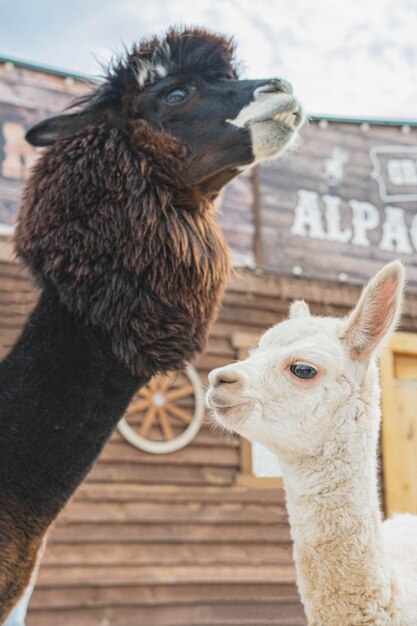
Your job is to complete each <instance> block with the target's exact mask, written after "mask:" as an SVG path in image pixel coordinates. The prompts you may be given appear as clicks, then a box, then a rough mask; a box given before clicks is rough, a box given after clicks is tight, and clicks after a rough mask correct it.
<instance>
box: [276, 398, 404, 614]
mask: <svg viewBox="0 0 417 626" xmlns="http://www.w3.org/2000/svg"><path fill="white" fill-rule="evenodd" d="M355 404H356V406H358V407H359V405H358V404H357V403H355ZM359 404H360V408H358V414H357V415H356V417H355V419H358V420H369V424H370V425H371V424H372V423H373V424H376V418H377V417H378V411H379V409H378V408H377V405H375V406H369V405H366V404H365V403H359ZM348 408H349V409H352V407H348ZM355 410H356V409H355ZM350 413H352V411H350ZM349 419H351V415H350V417H349ZM344 427H345V425H344V424H343V422H342V425H341V428H344ZM365 430H367V429H365ZM374 431H377V427H374ZM374 431H373V430H372V427H370V428H369V430H367V432H364V433H363V436H362V438H361V439H360V440H358V437H357V436H355V437H352V438H351V440H350V441H349V442H348V443H346V442H345V440H344V443H343V444H341V445H338V442H337V434H335V441H334V443H332V445H331V448H332V449H331V450H329V449H327V450H326V449H324V450H322V451H321V453H320V454H317V455H313V456H311V458H309V459H304V460H303V461H302V462H300V461H298V462H297V463H295V462H285V461H284V462H282V460H281V463H282V467H283V472H284V480H285V487H286V492H287V507H288V513H289V517H290V525H291V533H292V537H293V540H294V558H295V562H296V568H297V583H298V587H299V591H300V595H301V598H302V600H303V603H304V606H305V610H306V615H307V618H308V620H309V626H336V625H337V626H352V625H355V626H358V625H359V624H361V625H362V624H363V625H365V624H366V626H388V625H389V626H397V625H400V624H401V621H399V617H398V615H397V614H396V611H395V606H394V605H395V604H396V598H395V597H393V596H395V593H394V594H393V587H394V585H393V581H392V575H391V571H390V566H389V563H388V561H387V558H386V556H385V554H384V546H383V540H382V535H381V514H380V509H379V502H378V493H377V477H376V466H377V464H376V446H377V432H374Z"/></svg>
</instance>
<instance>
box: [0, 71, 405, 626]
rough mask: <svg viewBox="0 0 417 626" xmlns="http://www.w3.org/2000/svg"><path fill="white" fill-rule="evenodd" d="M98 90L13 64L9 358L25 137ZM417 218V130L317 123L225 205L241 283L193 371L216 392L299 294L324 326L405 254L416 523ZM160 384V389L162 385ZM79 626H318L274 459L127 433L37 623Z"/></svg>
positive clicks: (399, 378)
mask: <svg viewBox="0 0 417 626" xmlns="http://www.w3.org/2000/svg"><path fill="white" fill-rule="evenodd" d="M87 88H88V87H87V85H86V84H85V81H84V80H82V79H81V78H80V77H76V76H67V75H63V74H59V73H57V72H52V71H48V70H45V69H44V68H43V69H40V68H35V67H32V66H29V65H27V64H21V63H16V62H12V61H10V60H6V59H3V60H0V222H1V227H0V229H1V232H2V233H3V236H2V239H1V241H0V334H1V348H2V353H3V354H5V353H6V352H7V350H8V349H9V347H10V345H12V343H13V341H14V340H15V338H16V336H17V334H18V333H19V331H20V329H21V327H22V325H23V323H24V321H25V319H26V317H27V315H28V314H29V312H30V310H31V309H32V308H33V306H34V304H35V302H36V298H37V293H36V290H35V289H34V287H33V284H32V283H31V281H30V279H29V277H28V276H27V274H26V272H25V271H23V270H22V269H21V268H20V267H19V266H18V265H17V263H16V262H15V260H14V258H13V254H12V245H11V243H10V238H9V235H10V232H11V230H12V227H11V225H12V223H13V219H14V215H15V213H16V210H17V207H18V204H19V194H20V190H21V187H22V179H23V177H24V175H25V172H26V171H27V168H28V167H29V165H30V164H31V162H32V161H33V159H34V158H35V153H34V151H33V150H32V148H30V147H28V146H27V145H26V144H25V143H24V140H23V137H24V128H26V127H27V126H29V125H30V124H31V123H32V122H35V121H37V120H39V119H41V118H42V117H44V116H46V115H49V114H50V113H51V112H55V111H57V110H59V109H62V108H63V107H64V106H65V105H66V104H67V103H68V101H69V99H70V98H71V97H73V96H75V95H79V94H81V93H83V92H84V91H85V90H86V89H87ZM416 207H417V125H416V124H412V123H408V124H405V123H399V122H398V123H395V122H392V123H388V122H378V123H375V121H374V122H372V123H371V122H370V121H368V122H364V121H360V120H336V119H333V120H330V119H326V120H325V119H321V120H318V119H317V120H313V121H312V122H311V124H310V125H309V126H308V127H306V128H305V129H304V130H303V133H302V141H301V143H300V146H299V147H298V149H297V150H296V151H295V152H294V153H293V154H292V155H290V156H287V157H284V158H283V159H281V160H279V161H277V162H271V163H269V164H267V165H264V166H262V167H261V168H260V169H257V170H254V171H253V172H252V173H249V174H245V175H242V176H241V177H239V178H238V179H236V180H235V181H233V182H232V183H231V184H230V185H229V186H228V187H227V189H226V190H225V192H224V194H223V196H222V198H221V214H220V216H219V219H220V222H221V225H222V228H223V231H224V233H225V235H226V237H227V240H228V242H229V245H230V247H231V250H232V256H233V261H234V266H235V272H234V274H233V276H232V277H231V278H230V280H229V283H228V287H227V290H226V293H225V297H224V301H223V306H222V309H221V312H220V315H219V319H218V320H217V322H216V323H215V324H214V326H213V328H212V331H211V334H210V341H209V346H208V349H207V352H206V353H205V354H204V355H202V356H201V357H199V358H198V359H196V361H195V363H194V366H195V368H196V369H197V371H198V374H199V377H200V379H201V381H202V383H203V384H206V382H207V374H208V372H209V371H210V369H212V368H213V367H216V366H219V365H223V364H227V363H229V362H230V361H232V360H234V359H236V358H241V357H242V356H244V355H245V353H246V352H247V350H249V349H250V348H251V347H252V346H253V345H255V344H256V341H257V337H258V336H259V334H260V333H261V332H262V331H263V330H264V329H265V328H267V327H268V326H269V325H271V324H273V323H275V322H277V321H279V320H280V319H282V318H283V317H284V316H285V315H286V313H287V308H288V303H289V302H290V301H291V300H292V299H294V298H305V299H306V300H308V302H309V303H310V305H311V308H312V310H313V311H314V312H316V313H322V314H332V315H344V314H345V313H346V311H347V310H348V309H349V308H350V307H352V306H353V305H354V304H355V303H356V301H357V298H358V296H359V293H360V289H361V285H362V284H363V283H364V281H366V280H367V279H368V278H369V277H370V276H371V275H372V274H373V273H374V272H375V271H376V270H377V269H378V268H379V267H381V265H382V264H383V263H385V262H386V261H389V260H390V259H392V258H395V257H400V258H402V259H403V260H404V261H405V262H406V263H407V266H408V276H409V290H408V294H409V295H408V298H407V304H406V310H405V315H404V318H403V322H402V329H401V332H400V333H397V334H396V336H395V338H394V340H393V342H392V345H391V346H390V348H389V349H388V350H387V351H386V353H385V354H384V357H383V359H382V388H383V412H384V420H383V438H382V459H383V469H384V506H385V508H386V510H388V511H389V512H393V511H400V510H405V509H407V510H412V511H414V512H416V513H417V418H416V417H415V415H413V413H412V408H413V407H414V406H415V404H416V402H417V385H416V381H417V334H415V332H416V329H417V217H416ZM52 366H53V365H52ZM155 384H156V387H154V388H153V389H150V390H149V392H151V391H153V392H154V391H155V389H159V388H162V387H161V385H162V383H160V382H159V383H158V382H157V383H155ZM158 384H159V385H160V387H158ZM169 385H170V389H171V392H170V393H172V390H173V391H174V396H175V394H176V398H177V399H178V405H176V408H175V407H174V408H173V409H170V411H171V410H172V412H170V411H168V410H167V411H166V412H165V413H164V411H162V410H161V411H160V413H159V418H160V421H159V423H157V422H156V421H153V422H152V423H151V422H150V421H149V420H148V425H147V426H146V427H144V422H145V421H146V419H147V417H146V416H147V412H146V411H147V409H148V408H149V407H148V406H147V405H146V402H145V400H146V398H149V394H148V395H146V393H147V392H143V393H142V395H138V396H137V397H136V398H135V399H134V401H133V403H132V405H131V410H130V413H129V415H128V420H129V423H130V425H131V426H132V428H133V429H136V430H137V431H138V432H139V433H142V435H144V438H145V439H150V440H158V439H159V440H164V439H170V438H171V437H174V438H175V437H176V436H177V435H178V434H179V433H180V432H182V430H183V428H184V420H185V421H186V419H187V418H186V417H184V416H185V415H191V414H192V413H193V410H194V408H193V403H194V402H195V400H194V398H193V397H188V395H187V394H188V391H187V389H188V390H189V388H190V384H189V381H186V380H184V379H175V380H174V379H172V380H171V381H170V382H169ZM181 394H182V395H181ZM174 396H172V395H171V396H170V397H171V398H173V397H174ZM191 396H192V394H191ZM175 411H176V413H175ZM181 415H182V417H183V419H182V420H181V417H178V416H181ZM161 416H162V417H161ZM166 420H168V426H167V425H166ZM164 422H165V426H164ZM74 624H76V625H77V626H93V625H94V626H228V625H230V626H231V625H233V626H238V625H239V626H249V625H252V626H267V625H276V626H278V625H282V626H284V625H285V626H302V625H303V624H305V619H304V616H303V610H302V607H301V604H300V602H299V599H298V596H297V591H296V587H295V573H294V567H293V563H292V558H291V541H290V536H289V529H288V523H287V516H286V511H285V502H284V494H283V489H282V483H281V478H280V477H279V468H278V466H274V461H273V459H271V458H270V457H269V456H268V454H267V453H266V451H265V450H264V449H262V448H261V447H260V446H254V447H253V448H251V446H250V445H249V444H248V443H247V442H242V441H240V440H239V439H238V438H232V437H226V436H224V435H222V434H220V433H216V432H215V431H213V430H212V428H211V427H210V424H209V423H208V421H204V422H203V424H202V426H201V428H200V430H199V432H198V434H197V436H196V437H195V438H194V439H193V440H192V441H191V442H190V443H188V445H186V446H185V447H183V448H181V449H179V450H177V451H175V452H171V453H168V454H154V453H149V452H145V451H144V450H141V449H138V448H137V447H134V446H132V445H131V444H130V443H128V442H127V441H126V439H125V438H124V437H122V435H121V434H120V432H116V433H115V434H114V435H113V437H112V438H111V440H110V441H109V443H108V445H107V446H106V448H105V450H104V452H103V454H102V456H101V458H100V460H99V461H98V462H97V464H96V465H95V467H94V468H93V470H92V471H91V473H90V475H89V476H88V479H87V480H86V482H85V483H84V484H83V485H82V486H81V487H80V489H79V490H78V491H77V493H76V494H75V496H74V498H73V499H72V501H71V502H70V503H69V504H68V506H67V507H66V509H65V510H64V512H63V514H62V515H61V516H60V518H59V520H58V521H57V523H56V525H55V526H54V528H53V530H52V532H51V534H50V540H49V544H48V548H47V551H46V554H45V557H44V560H43V564H42V567H41V571H40V575H39V581H38V584H37V588H36V590H35V593H34V596H33V599H32V603H31V608H30V611H29V617H28V626H69V625H71V626H73V625H74Z"/></svg>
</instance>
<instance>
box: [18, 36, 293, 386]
mask: <svg viewBox="0 0 417 626" xmlns="http://www.w3.org/2000/svg"><path fill="white" fill-rule="evenodd" d="M232 58H233V47H232V45H231V43H230V42H229V41H227V40H226V39H224V38H223V37H220V36H218V35H213V34H210V33H208V32H206V31H204V30H200V29H192V30H183V31H178V30H175V29H174V30H171V31H169V33H168V34H167V36H166V37H165V39H163V40H162V41H160V40H158V39H157V38H153V39H151V40H149V41H145V42H142V43H141V44H140V45H139V46H137V47H135V48H134V50H133V52H132V53H131V54H129V55H128V56H127V58H126V59H125V60H123V61H121V62H119V63H118V64H116V65H115V66H114V67H113V68H112V69H111V70H110V72H109V75H108V77H107V80H106V81H105V82H104V83H103V84H102V85H101V86H100V87H98V88H97V90H96V91H95V92H94V93H92V94H91V95H90V96H89V97H87V98H84V100H83V101H82V102H79V103H78V104H79V110H78V112H76V113H73V112H71V113H69V114H64V115H59V116H57V117H54V118H51V119H49V120H45V121H44V122H41V123H40V124H38V125H37V126H35V127H33V128H32V129H31V130H30V131H29V132H28V134H27V138H28V140H29V141H30V142H31V143H33V144H34V145H39V146H47V148H46V150H45V151H44V152H43V154H42V155H41V157H40V158H39V160H38V161H37V162H36V164H35V166H34V168H33V170H32V172H31V176H30V177H29V179H28V180H27V183H26V188H25V192H24V198H23V204H22V208H21V211H20V214H19V218H18V224H17V229H16V236H15V243H16V250H17V253H18V255H19V257H20V258H21V259H22V261H23V262H24V263H25V264H26V265H27V266H28V267H29V268H30V270H31V272H32V273H33V274H34V275H35V276H36V278H37V279H38V280H39V282H40V284H41V285H43V286H46V287H52V288H53V289H55V290H56V291H57V292H58V293H59V295H60V298H61V301H62V302H63V303H64V304H65V306H66V307H67V308H68V309H69V310H70V311H72V312H74V313H75V314H76V315H77V316H80V317H81V318H82V319H83V320H86V321H87V322H88V323H91V324H93V325H94V326H96V327H99V328H100V329H102V330H104V331H105V332H106V333H107V334H109V335H110V336H111V338H112V344H113V349H114V352H115V353H116V354H117V355H118V357H119V358H120V359H121V360H122V361H123V362H124V363H126V365H127V366H128V367H129V368H130V369H131V371H133V372H135V373H138V374H139V373H141V372H142V373H143V371H146V372H147V373H148V374H149V373H153V372H154V371H156V370H157V369H160V370H168V369H175V368H177V367H179V366H180V365H181V364H182V363H183V362H184V360H189V359H190V358H192V356H193V355H194V354H195V352H196V351H200V350H202V349H203V347H204V343H205V338H206V336H207V330H208V327H209V323H210V321H211V320H213V318H214V316H215V314H216V311H217V308H218V306H219V303H220V299H221V295H222V290H223V286H224V283H225V280H226V277H227V274H228V270H229V259H228V252H227V248H226V245H225V242H224V241H223V238H222V235H221V232H220V230H219V228H218V226H217V224H216V222H215V219H214V217H213V214H212V211H210V210H209V209H210V207H211V200H212V199H213V198H214V196H215V195H216V194H217V193H218V192H219V191H220V189H221V188H222V186H223V185H224V184H225V183H226V182H227V181H228V180H230V179H231V178H233V177H234V176H236V175H237V174H238V172H239V170H240V169H242V168H244V167H247V166H248V165H251V164H253V163H254V162H255V161H257V160H261V159H264V158H269V157H272V156H274V155H276V154H278V153H279V152H282V150H283V149H284V148H285V147H286V146H287V145H288V144H289V143H290V142H291V140H292V138H293V137H294V135H295V134H296V129H297V127H299V125H300V124H301V121H302V113H301V110H300V107H299V105H298V104H297V102H296V100H295V99H294V97H293V96H292V94H291V87H290V86H289V85H288V83H286V82H283V81H279V80H277V79H274V80H260V81H239V80H237V77H236V70H235V68H234V65H233V61H232Z"/></svg>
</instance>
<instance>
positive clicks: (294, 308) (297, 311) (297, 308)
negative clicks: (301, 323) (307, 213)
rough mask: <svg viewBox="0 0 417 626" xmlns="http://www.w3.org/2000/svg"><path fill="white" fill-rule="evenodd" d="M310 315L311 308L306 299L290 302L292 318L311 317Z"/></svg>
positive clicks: (290, 315)
mask: <svg viewBox="0 0 417 626" xmlns="http://www.w3.org/2000/svg"><path fill="white" fill-rule="evenodd" d="M310 315H311V313H310V309H309V308H308V304H307V302H305V301H304V300H294V302H292V303H291V304H290V312H289V317H290V319H297V318H302V317H310Z"/></svg>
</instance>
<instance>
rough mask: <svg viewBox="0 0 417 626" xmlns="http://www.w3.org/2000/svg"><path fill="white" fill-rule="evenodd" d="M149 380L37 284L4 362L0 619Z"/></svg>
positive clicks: (0, 373) (0, 378)
mask: <svg viewBox="0 0 417 626" xmlns="http://www.w3.org/2000/svg"><path fill="white" fill-rule="evenodd" d="M146 379H147V377H146V376H145V375H144V376H143V377H134V376H132V375H131V374H130V373H129V371H128V370H127V369H126V367H125V366H124V365H122V364H121V363H120V361H118V359H117V358H116V357H115V356H114V354H113V352H112V349H111V345H110V340H109V339H108V338H106V337H104V336H103V335H102V334H101V332H100V331H97V330H95V329H93V328H91V327H88V326H86V325H84V323H83V322H81V321H80V320H78V319H77V318H76V317H75V316H74V315H72V314H71V313H69V312H68V311H67V309H66V308H65V307H64V306H63V305H62V304H61V303H60V301H59V299H58V297H57V295H56V293H55V292H54V291H53V290H51V289H47V290H46V291H45V292H43V294H42V295H41V297H40V300H39V303H38V305H37V307H36V308H35V310H34V312H33V313H32V315H31V317H30V319H29V321H28V323H27V325H26V327H25V329H24V331H23V333H22V336H21V337H20V339H19V340H18V342H17V344H16V345H15V347H14V348H13V350H12V352H11V353H10V354H9V356H8V357H7V358H6V359H5V360H4V361H3V362H2V363H1V364H0V431H1V433H2V436H1V437H0V474H1V476H2V480H1V481H0V553H1V555H2V560H1V564H0V623H1V622H2V619H1V616H2V614H4V611H5V610H6V609H5V607H10V602H12V601H14V599H16V597H18V596H19V595H20V593H22V591H23V589H24V588H25V587H26V586H27V584H28V582H29V577H30V572H31V569H32V567H33V565H34V563H35V559H36V553H37V550H38V548H39V545H40V542H41V539H42V536H43V535H44V533H45V532H46V530H47V528H48V527H49V525H50V524H51V522H52V521H53V520H54V518H55V517H56V515H57V514H58V513H59V511H60V510H61V508H62V507H63V506H64V504H65V503H66V502H67V500H68V499H69V497H70V496H71V494H72V493H73V492H74V490H75V489H76V488H77V486H78V485H79V484H80V482H81V481H82V480H83V478H84V477H85V475H86V473H87V472H88V471H89V469H90V468H91V466H92V464H93V463H94V461H95V460H96V458H97V456H98V455H99V453H100V451H101V449H102V447H103V445H104V444H105V442H106V441H107V439H108V438H109V437H110V435H111V433H112V432H113V430H114V428H115V427H116V425H117V422H118V421H119V419H120V418H121V417H122V415H123V413H124V411H125V409H126V407H127V405H128V403H129V400H130V398H131V396H132V395H133V393H134V392H135V390H136V389H137V388H138V387H139V386H140V385H142V384H143V383H144V382H145V381H146ZM2 612H3V613H2Z"/></svg>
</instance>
